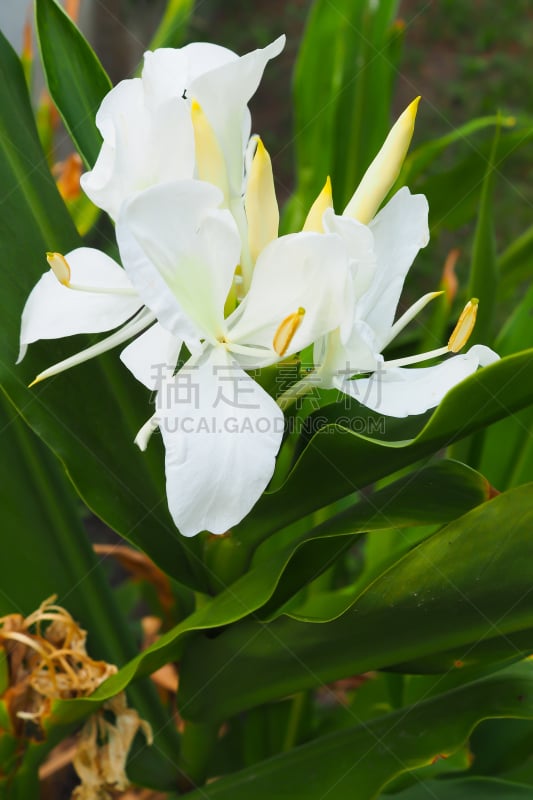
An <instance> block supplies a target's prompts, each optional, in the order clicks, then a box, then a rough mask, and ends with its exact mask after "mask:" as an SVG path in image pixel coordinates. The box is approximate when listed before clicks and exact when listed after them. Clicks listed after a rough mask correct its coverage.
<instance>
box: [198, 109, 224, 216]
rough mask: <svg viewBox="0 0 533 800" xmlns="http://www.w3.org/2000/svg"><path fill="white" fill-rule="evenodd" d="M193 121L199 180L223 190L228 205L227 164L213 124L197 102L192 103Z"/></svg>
mask: <svg viewBox="0 0 533 800" xmlns="http://www.w3.org/2000/svg"><path fill="white" fill-rule="evenodd" d="M191 121H192V127H193V130H194V146H195V150H196V169H197V173H198V178H199V179H200V180H201V181H207V182H208V183H213V184H215V186H218V187H219V189H222V191H223V192H224V198H225V202H226V204H227V201H228V196H229V189H228V174H227V171H226V162H225V160H224V156H223V154H222V150H221V149H220V145H219V143H218V140H217V137H216V135H215V132H214V130H213V128H212V127H211V123H210V122H209V120H208V119H207V117H206V115H205V114H204V111H203V109H202V106H201V105H200V103H199V102H198V101H197V100H193V101H192V102H191Z"/></svg>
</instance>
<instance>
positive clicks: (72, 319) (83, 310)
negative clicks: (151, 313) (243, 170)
mask: <svg viewBox="0 0 533 800" xmlns="http://www.w3.org/2000/svg"><path fill="white" fill-rule="evenodd" d="M65 259H66V261H67V263H68V265H69V268H70V280H71V283H72V284H79V285H90V286H92V287H94V288H95V289H98V288H102V290H103V291H102V293H99V292H84V291H76V290H74V289H69V288H67V287H66V286H64V285H62V284H61V283H59V281H58V280H57V278H56V277H55V275H54V274H53V273H52V271H50V270H49V271H48V272H46V273H45V274H44V275H43V276H42V278H41V279H40V280H39V282H38V283H37V285H36V286H35V287H34V289H33V291H32V292H31V294H30V296H29V297H28V300H27V301H26V305H25V307H24V311H23V313H22V326H21V333H20V344H21V357H19V361H20V360H21V358H22V357H23V355H24V352H25V350H26V347H27V345H28V344H30V343H31V342H35V341H37V340H39V339H59V338H61V337H63V336H72V335H74V334H77V333H100V332H101V331H108V330H111V329H112V328H116V327H118V326H119V325H122V323H123V322H126V320H127V319H129V318H130V317H131V316H133V314H135V312H136V311H138V310H139V309H140V308H141V307H142V305H143V303H142V301H141V300H140V298H139V297H138V296H135V295H131V294H120V291H121V290H125V291H127V292H131V291H132V289H133V287H132V284H131V282H130V280H129V278H128V276H127V275H126V273H125V272H124V270H123V269H122V267H120V266H119V265H118V264H117V263H116V262H115V261H113V259H112V258H109V256H107V255H105V253H101V252H100V251H99V250H93V249H92V248H89V247H80V248H78V249H77V250H73V251H72V252H70V253H67V255H66V256H65ZM113 289H116V290H117V292H116V293H113V291H112V290H113Z"/></svg>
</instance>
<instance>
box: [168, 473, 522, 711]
mask: <svg viewBox="0 0 533 800" xmlns="http://www.w3.org/2000/svg"><path fill="white" fill-rule="evenodd" d="M532 488H533V486H532V485H531V484H529V485H527V486H524V487H520V488H518V489H514V490H511V491H509V492H506V493H505V494H501V495H498V496H497V497H495V498H494V499H493V500H491V501H489V502H488V503H484V504H483V505H481V506H478V507H477V508H475V509H474V510H472V511H470V512H469V513H468V514H466V515H465V516H463V517H461V518H460V519H458V520H456V521H455V522H452V523H450V524H449V525H447V526H446V527H445V528H443V529H442V530H441V531H440V532H439V533H437V534H435V535H434V536H432V537H430V538H429V539H427V540H425V541H424V542H422V543H421V544H420V545H419V546H418V547H416V548H415V549H414V550H412V551H410V552H409V553H407V555H405V556H404V557H403V558H402V559H400V560H399V561H398V562H396V564H394V565H393V566H392V567H390V568H389V569H388V570H386V571H385V572H384V573H383V574H381V575H380V576H379V577H377V578H376V579H375V580H374V581H373V582H372V583H371V584H370V585H369V586H367V587H366V588H365V589H364V590H363V591H362V592H361V593H360V594H359V595H358V596H355V597H354V598H353V601H352V605H351V606H350V608H349V609H348V610H347V611H346V612H345V613H344V614H342V616H340V617H338V618H336V619H333V620H327V619H324V621H322V622H321V624H316V623H314V624H310V623H304V622H300V621H297V620H293V619H290V618H289V617H280V618H279V619H277V620H275V621H274V622H272V623H270V624H269V625H261V624H258V623H257V622H256V621H254V620H252V619H250V620H245V621H243V622H240V623H238V624H236V625H233V626H231V627H230V628H228V629H227V630H226V631H224V632H222V633H221V634H220V635H219V636H218V637H216V638H214V639H207V638H205V637H198V638H196V639H195V640H194V641H193V642H190V643H189V647H188V648H187V650H186V653H185V655H184V659H183V661H182V664H181V669H180V708H181V710H182V713H183V714H184V715H185V716H187V717H190V718H191V719H194V720H203V721H206V720H208V719H212V718H213V717H216V718H217V719H224V718H227V717H230V716H233V714H235V713H238V712H239V711H241V710H243V709H245V708H249V707H252V706H255V705H258V704H259V703H264V702H267V701H269V700H272V699H275V698H277V697H283V696H286V695H288V694H291V693H292V692H295V691H301V690H303V689H305V688H310V687H313V686H316V685H318V684H320V683H324V682H328V681H331V680H336V679H338V678H342V677H346V676H349V675H354V674H360V673H363V672H367V671H369V670H375V669H383V668H385V667H390V666H393V665H395V664H402V663H404V662H407V661H409V662H415V661H416V660H417V659H424V658H426V657H428V656H430V655H436V654H439V653H445V654H446V655H445V657H443V658H442V659H441V663H440V664H439V668H440V670H442V671H444V672H447V671H448V670H452V671H453V670H454V668H457V667H458V665H459V662H460V664H461V666H466V667H469V666H471V665H474V664H475V663H476V658H478V657H477V656H476V653H475V645H476V644H478V643H479V644H481V645H483V644H486V643H487V642H488V641H490V640H494V642H495V643H496V645H497V657H498V658H505V657H506V658H510V657H516V656H517V655H518V654H520V652H524V650H527V648H530V644H529V641H530V639H529V637H530V635H531V628H532V627H533V595H532V593H531V591H530V587H531V583H532V581H533V536H532V530H533V504H532V502H531V491H532ZM517 553H520V558H519V559H518V560H517V557H516V554H517ZM522 634H523V636H522V638H521V639H520V636H521V635H522ZM513 637H517V640H518V643H515V641H513ZM479 658H480V659H481V661H482V662H483V663H486V662H487V661H488V660H489V659H488V657H487V653H486V652H481V653H480V654H479ZM454 665H455V666H454ZM433 668H435V664H434V665H433ZM261 675H263V680H261V679H260V676H261Z"/></svg>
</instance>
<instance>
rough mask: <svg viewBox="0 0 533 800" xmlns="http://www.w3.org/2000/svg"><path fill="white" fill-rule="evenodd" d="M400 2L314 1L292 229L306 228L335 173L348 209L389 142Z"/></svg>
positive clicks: (301, 80) (299, 110) (303, 52)
mask: <svg viewBox="0 0 533 800" xmlns="http://www.w3.org/2000/svg"><path fill="white" fill-rule="evenodd" d="M397 6H398V2H397V0H385V1H384V2H381V3H372V2H369V0H363V1H362V2H359V3H354V2H352V0H338V2H336V3H335V5H332V4H331V3H330V2H328V1H327V0H316V2H315V3H314V4H313V5H312V7H311V11H310V14H309V19H308V22H307V26H306V30H305V34H304V37H303V39H302V43H301V46H300V51H299V54H298V60H297V63H296V67H295V73H294V109H295V139H294V141H295V146H296V165H297V184H298V185H297V189H296V192H295V194H294V196H293V197H292V198H291V200H290V202H289V206H288V209H287V212H286V218H285V221H284V229H285V230H297V229H299V228H301V225H302V223H303V221H304V219H305V216H306V214H307V212H308V210H309V208H310V206H311V204H312V202H313V201H314V199H315V197H316V196H317V194H318V192H319V191H320V189H321V188H322V186H323V185H324V182H325V180H326V177H327V175H328V174H329V175H331V178H332V182H333V193H334V197H335V199H336V204H337V205H338V208H339V209H341V208H344V206H345V205H346V203H347V202H348V200H349V198H350V196H351V195H352V194H353V192H354V191H355V188H356V186H357V183H358V182H359V180H360V178H361V177H362V175H363V173H364V171H365V169H366V168H367V167H368V165H369V164H370V162H371V160H372V159H373V158H374V156H375V155H376V153H377V152H378V150H379V148H380V147H381V145H382V143H383V140H384V139H385V137H386V135H387V133H388V130H389V127H390V118H389V108H390V100H391V95H392V87H393V79H394V77H395V64H396V59H397V58H398V52H397V51H398V47H397V39H398V37H399V36H400V35H401V29H400V28H399V27H395V26H393V22H394V17H395V14H396V9H397ZM317 53H320V58H317V56H316V54H317ZM376 96H379V97H380V102H379V103H377V104H376V103H373V102H372V98H375V97H376ZM370 106H371V108H370ZM369 114H371V115H372V125H368V116H369Z"/></svg>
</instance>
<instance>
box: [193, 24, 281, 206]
mask: <svg viewBox="0 0 533 800" xmlns="http://www.w3.org/2000/svg"><path fill="white" fill-rule="evenodd" d="M284 46H285V36H280V37H279V39H276V41H275V42H272V43H271V44H269V45H268V47H265V48H263V49H262V50H254V51H252V52H251V53H247V54H246V55H244V56H242V57H241V58H236V59H233V60H228V61H227V62H226V63H225V64H223V65H221V66H217V68H215V69H211V70H209V71H206V72H204V73H203V74H200V75H198V77H196V78H195V80H193V82H192V84H191V87H190V94H191V97H194V98H195V99H196V100H198V102H199V103H200V105H201V106H202V109H203V110H204V113H205V114H206V116H207V118H208V120H209V122H210V123H211V125H212V127H213V129H214V130H215V132H216V134H217V137H218V140H219V142H220V145H221V148H222V151H223V152H224V155H225V157H226V164H227V167H228V177H229V182H230V189H231V191H232V192H233V193H234V194H240V191H241V183H242V174H243V154H244V148H245V146H246V141H247V139H248V136H249V122H248V120H249V112H248V108H247V104H248V101H249V100H250V98H251V97H252V95H253V94H254V93H255V91H256V89H257V87H258V86H259V82H260V80H261V77H262V75H263V71H264V69H265V67H266V65H267V63H268V61H269V60H270V59H271V58H274V57H275V56H277V55H279V53H280V52H281V51H282V50H283V47H284Z"/></svg>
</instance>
